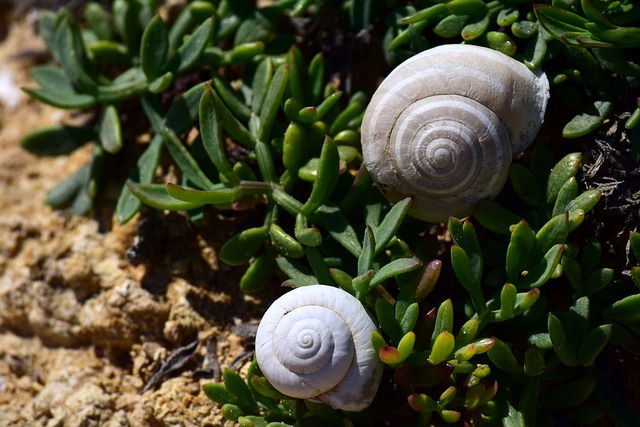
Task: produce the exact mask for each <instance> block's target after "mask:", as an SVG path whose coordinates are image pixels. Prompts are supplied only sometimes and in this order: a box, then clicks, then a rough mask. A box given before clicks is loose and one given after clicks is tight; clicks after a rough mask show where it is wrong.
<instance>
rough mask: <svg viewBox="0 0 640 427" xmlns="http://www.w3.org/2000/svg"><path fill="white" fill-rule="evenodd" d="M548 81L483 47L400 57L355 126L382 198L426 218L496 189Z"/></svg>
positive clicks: (531, 134)
mask: <svg viewBox="0 0 640 427" xmlns="http://www.w3.org/2000/svg"><path fill="white" fill-rule="evenodd" d="M548 98H549V82H548V80H547V78H546V76H545V75H544V74H539V75H536V74H534V73H533V72H531V71H530V70H529V69H528V68H527V67H526V66H525V65H524V64H522V63H521V62H518V61H516V60H514V59H512V58H510V57H508V56H506V55H504V54H502V53H500V52H497V51H494V50H492V49H488V48H484V47H479V46H472V45H443V46H438V47H435V48H432V49H429V50H427V51H424V52H422V53H420V54H418V55H415V56H413V57H412V58H410V59H408V60H407V61H405V62H403V63H402V64H400V65H399V66H398V67H397V68H396V69H395V70H393V71H392V72H391V73H390V74H389V76H388V77H387V78H386V79H385V80H384V81H383V82H382V84H381V85H380V87H379V88H378V89H377V91H376V93H375V94H374V96H373V98H372V99H371V102H370V103H369V106H368V107H367V111H366V113H365V116H364V120H363V123H362V151H363V157H364V163H365V165H366V167H367V169H368V170H369V172H370V173H371V176H372V177H373V179H374V181H376V182H377V183H378V186H379V187H380V189H381V190H382V192H383V193H384V194H385V196H387V198H389V199H390V200H391V201H397V200H400V199H403V198H405V197H407V196H412V197H413V199H414V200H413V204H412V207H411V210H410V212H409V213H410V214H411V215H413V216H415V217H418V218H421V219H423V220H426V221H431V222H441V221H446V220H447V218H448V217H449V216H452V215H453V216H464V215H468V214H469V213H470V211H471V208H472V207H473V206H474V205H475V204H476V203H477V202H479V201H481V200H484V199H491V198H494V197H495V196H496V195H497V194H498V193H499V192H500V190H501V189H502V187H503V186H504V184H505V182H506V180H507V177H508V172H509V165H510V163H511V160H512V158H513V157H515V156H516V155H518V154H519V153H521V152H522V151H523V150H525V149H526V148H527V146H528V145H529V144H530V143H531V142H532V141H533V139H534V138H535V136H536V134H537V133H538V130H539V129H540V126H541V125H542V121H543V118H544V113H545V109H546V105H547V101H548Z"/></svg>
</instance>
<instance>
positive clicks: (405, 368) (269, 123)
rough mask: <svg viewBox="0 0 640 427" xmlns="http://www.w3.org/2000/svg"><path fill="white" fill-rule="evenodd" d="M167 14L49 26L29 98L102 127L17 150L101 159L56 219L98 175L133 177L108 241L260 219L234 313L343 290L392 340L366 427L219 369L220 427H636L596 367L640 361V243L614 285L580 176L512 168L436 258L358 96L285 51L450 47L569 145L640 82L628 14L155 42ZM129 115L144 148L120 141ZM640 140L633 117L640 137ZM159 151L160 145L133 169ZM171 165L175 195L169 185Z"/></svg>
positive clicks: (388, 5) (104, 16)
mask: <svg viewBox="0 0 640 427" xmlns="http://www.w3.org/2000/svg"><path fill="white" fill-rule="evenodd" d="M157 3H158V2H156V1H149V0H147V1H144V0H138V1H133V0H116V1H114V2H113V5H112V8H111V10H110V11H107V10H105V9H103V8H102V7H101V6H99V5H98V4H97V3H89V4H88V5H87V7H86V9H85V15H84V21H83V22H80V23H78V22H76V21H75V19H74V18H73V17H72V15H71V14H70V13H68V12H66V11H61V12H59V13H57V14H54V13H44V14H43V15H42V19H41V21H40V23H39V30H40V33H41V34H42V36H43V37H44V39H45V41H46V43H47V45H48V47H49V50H50V52H51V55H52V58H53V60H54V62H55V65H52V64H49V65H42V66H37V67H34V68H33V70H32V74H33V77H34V80H35V81H36V82H37V83H38V85H39V87H37V88H27V89H25V91H26V92H27V93H29V94H30V95H31V96H33V97H34V98H36V99H38V100H40V101H42V102H45V103H48V104H51V105H54V106H57V107H59V108H67V109H82V110H90V111H91V112H92V119H91V120H89V121H88V122H87V124H86V125H84V126H69V125H58V126H54V127H50V128H47V129H40V130H36V131H34V132H32V133H31V134H29V135H27V136H26V137H25V138H24V139H23V142H22V145H23V146H24V148H25V149H27V150H29V151H30V152H32V153H34V154H36V155H41V156H56V155H65V154H68V153H71V152H72V151H73V150H75V149H77V148H79V147H82V146H84V145H85V144H89V143H92V142H93V156H92V160H91V161H90V162H89V163H88V164H87V165H85V166H83V167H82V168H80V169H79V170H78V171H76V172H74V173H73V174H71V175H70V176H69V177H67V178H66V179H64V180H63V181H61V182H60V183H58V184H57V185H56V186H55V187H54V188H53V189H52V190H50V192H49V193H48V195H47V203H49V204H50V205H52V206H54V207H63V206H69V205H70V206H71V209H72V211H73V213H75V214H86V213H89V212H91V210H92V209H93V208H94V204H93V203H94V200H95V199H96V196H97V194H98V192H99V190H100V188H101V187H102V185H103V182H104V179H105V178H108V177H107V176H106V173H105V171H108V172H110V169H109V168H108V167H105V164H106V162H109V161H110V159H111V160H113V158H114V157H115V158H117V159H122V158H127V156H129V157H130V156H131V155H135V156H137V157H136V158H134V159H133V160H132V161H131V164H132V165H133V163H134V162H135V165H134V166H133V168H132V170H131V172H130V173H129V175H128V180H127V182H126V184H125V185H124V186H123V188H122V192H121V194H120V197H119V200H118V203H117V206H116V212H115V213H116V216H117V219H118V221H119V222H121V223H124V222H127V221H129V220H130V219H131V218H133V217H134V216H135V215H136V213H137V212H138V211H139V210H140V208H141V206H142V204H143V203H144V204H146V205H149V206H151V207H153V208H156V209H162V210H173V211H186V212H187V214H188V215H189V217H190V218H191V219H192V220H193V221H194V222H197V221H198V220H199V219H200V220H201V219H202V217H201V216H200V214H201V213H202V211H203V208H205V207H206V208H212V209H216V210H218V211H232V212H233V211H253V212H254V213H256V215H255V217H256V218H257V220H256V221H254V222H251V223H250V224H249V225H247V226H246V227H245V228H244V229H237V230H234V231H235V232H236V234H235V235H234V236H233V237H231V238H230V239H229V240H228V241H227V242H225V243H224V245H223V246H222V248H221V249H220V252H219V258H220V260H222V261H223V262H225V263H227V264H229V265H233V266H243V267H247V268H246V271H245V272H244V274H243V275H242V277H241V279H240V283H239V285H240V288H241V290H243V291H244V292H255V291H258V290H260V289H261V288H262V287H264V286H265V285H266V284H267V283H269V282H270V280H271V279H272V277H273V276H274V275H277V276H278V277H279V278H281V279H283V280H284V284H285V285H286V286H305V285H310V284H315V283H322V284H326V285H335V286H339V287H340V288H342V289H344V290H346V291H347V292H349V293H351V294H352V295H354V296H356V297H357V298H358V300H359V301H360V302H361V303H362V304H363V305H365V306H366V307H367V308H368V309H369V311H370V312H371V313H372V316H374V317H375V319H376V322H377V324H378V326H379V331H378V332H376V333H374V334H373V336H372V346H373V348H374V349H375V350H376V352H377V353H378V355H379V357H380V359H381V361H382V362H383V363H384V364H385V369H386V372H385V380H384V381H383V385H382V387H381V389H380V391H379V397H378V398H377V399H376V402H375V404H374V405H372V407H370V408H368V409H366V410H365V411H363V412H361V413H358V414H354V413H343V412H341V411H337V410H334V409H331V408H329V407H327V406H326V405H322V404H318V403H314V402H311V401H303V400H300V399H292V398H290V397H288V396H284V395H282V394H281V393H280V392H278V391H277V390H275V389H274V388H273V387H272V386H271V385H270V384H269V383H268V381H267V380H266V379H265V378H264V377H263V376H262V375H261V373H260V371H259V368H258V367H257V365H256V363H255V362H254V363H253V364H252V365H251V366H250V368H249V373H248V376H247V382H245V381H244V380H243V379H242V378H241V377H240V375H238V374H237V373H235V372H233V371H230V370H227V371H225V373H224V376H223V384H209V385H206V386H205V387H204V392H205V393H206V394H207V396H209V397H210V398H211V400H213V401H214V402H216V403H217V404H218V405H219V406H220V410H221V412H222V415H223V416H224V417H225V418H226V419H228V420H231V421H234V422H237V423H238V424H239V425H241V426H250V425H255V426H267V425H268V426H285V425H298V426H315V425H347V426H348V425H372V424H373V423H374V421H375V422H379V423H381V424H382V423H390V424H402V425H431V424H441V423H449V424H455V423H458V424H461V423H467V424H469V425H471V424H473V425H475V424H483V425H496V424H500V423H502V424H504V425H532V424H533V423H534V422H537V423H538V424H545V425H546V424H550V423H551V420H554V419H556V418H558V419H561V420H562V421H563V422H564V420H565V418H567V419H569V420H570V421H567V422H575V423H586V421H585V420H586V419H587V418H588V419H589V421H590V422H595V421H601V420H603V419H605V418H606V419H607V421H608V420H609V419H612V420H616V421H617V422H620V420H621V419H622V421H621V422H622V423H627V424H629V425H637V424H639V422H638V420H636V419H635V417H634V416H633V415H629V414H628V413H627V412H628V411H627V412H625V411H621V410H620V408H619V406H620V403H619V402H620V401H622V400H621V399H622V398H621V397H620V396H619V395H620V393H621V392H620V391H619V390H616V389H615V387H613V386H611V385H610V384H608V383H607V381H606V380H605V379H603V373H602V368H601V366H598V363H597V360H598V358H599V357H601V355H602V353H603V352H605V353H606V350H607V348H608V347H610V346H614V345H615V346H620V347H622V348H623V349H624V350H625V351H629V352H632V353H634V354H637V353H638V352H640V350H639V349H640V341H638V333H639V332H640V296H639V294H638V287H640V266H638V265H637V264H638V262H639V261H640V233H638V232H637V231H635V230H634V231H632V232H631V234H630V237H629V251H628V258H629V262H628V265H629V267H630V269H629V271H628V272H625V273H624V274H627V273H628V274H627V276H625V275H624V274H623V273H622V272H621V271H617V270H616V271H614V270H613V269H612V268H610V266H608V265H607V264H606V261H607V259H608V258H607V257H606V256H604V255H603V252H605V251H604V250H603V245H604V243H601V242H600V241H599V240H598V239H597V238H596V236H595V235H594V234H593V230H590V229H585V227H584V226H582V227H581V225H582V224H583V223H584V222H585V219H586V218H587V217H588V216H589V215H594V214H593V213H592V211H593V209H594V208H595V207H596V205H597V203H598V201H599V199H600V198H601V196H602V193H601V192H600V191H599V190H594V189H585V185H584V182H583V181H584V180H583V178H582V176H581V168H582V154H581V153H570V154H568V155H566V156H564V157H563V158H561V159H560V160H558V159H557V158H556V157H555V155H554V154H553V153H552V152H551V151H550V150H549V149H548V148H545V146H544V145H543V144H542V143H541V144H538V146H537V148H535V149H534V150H532V152H531V153H530V155H529V153H527V155H526V156H524V157H523V159H522V162H520V163H514V164H513V165H512V167H511V170H510V179H509V185H508V186H507V188H506V190H505V194H506V195H507V198H501V197H499V198H498V199H497V201H485V202H482V203H480V204H479V205H478V206H477V207H476V208H475V210H474V212H473V214H472V216H471V217H470V218H467V219H457V218H451V219H450V220H449V221H448V224H447V230H448V236H449V237H450V243H449V241H447V240H446V239H443V240H444V241H441V242H439V243H436V242H435V240H434V238H433V237H434V234H433V233H438V234H439V235H440V237H443V235H444V234H445V233H444V232H443V228H439V229H438V228H429V226H428V225H425V224H422V223H418V222H417V221H415V220H413V219H411V218H406V217H405V215H406V213H407V211H408V209H409V206H410V204H411V200H410V199H404V200H402V201H399V202H398V203H396V204H395V205H393V206H390V205H389V203H388V202H387V201H385V200H384V199H383V198H382V197H381V195H380V194H379V192H378V191H377V189H376V188H375V187H374V186H373V185H372V180H371V178H370V176H369V175H368V172H367V171H366V169H365V168H364V167H363V166H362V157H361V151H360V146H359V140H360V135H359V126H360V123H361V120H362V117H363V114H364V110H365V108H366V105H367V101H368V96H367V94H365V93H364V92H355V93H342V92H341V91H339V90H338V88H337V85H336V84H335V82H333V81H331V82H329V83H327V82H328V80H329V78H328V77H329V76H326V75H325V74H326V71H327V69H328V67H327V64H325V55H324V54H323V53H317V52H315V51H314V52H308V51H307V50H308V49H307V50H305V51H304V52H303V51H302V50H301V48H300V47H298V46H296V45H295V44H294V40H295V38H294V35H293V33H292V28H293V27H294V26H293V25H291V24H292V22H293V21H291V20H292V19H297V18H300V17H302V18H303V19H307V18H310V19H315V18H318V19H319V17H322V18H324V17H326V16H327V15H328V14H331V15H332V16H335V22H336V25H342V27H341V28H340V29H341V30H344V33H345V34H355V33H358V34H376V33H375V31H378V30H382V31H383V32H384V40H383V43H382V44H383V49H384V53H385V55H386V59H387V61H388V63H389V64H390V65H393V64H395V63H397V62H399V61H400V60H402V59H405V58H407V57H409V56H411V55H413V54H415V53H416V52H419V51H421V50H424V49H427V48H429V47H430V46H431V45H432V44H434V43H437V42H441V41H442V38H444V39H447V40H450V41H454V42H458V41H462V40H464V41H465V42H468V43H477V44H481V45H485V46H489V47H491V48H494V49H497V50H500V51H502V52H503V53H506V54H508V55H511V56H515V57H517V58H519V59H521V60H522V61H524V63H525V64H527V66H529V67H530V68H531V69H534V70H542V71H544V72H546V73H547V75H548V76H549V78H550V81H552V83H553V88H552V99H551V101H552V102H555V100H559V101H562V102H567V103H568V104H569V106H570V107H571V108H574V109H576V111H575V113H574V115H575V117H574V118H573V119H570V121H569V123H568V124H567V125H566V126H565V128H564V131H563V135H564V136H565V137H577V136H581V135H585V134H588V133H589V132H591V131H593V130H595V129H596V128H598V126H599V125H600V124H601V123H602V122H603V121H604V120H605V119H606V118H607V117H609V115H610V113H611V111H612V109H613V103H614V101H616V100H618V98H619V97H620V95H621V94H624V93H625V92H628V91H629V88H630V87H633V85H635V84H637V81H636V79H637V75H638V71H637V65H636V64H634V63H632V62H630V60H629V59H627V57H630V55H629V54H630V49H632V48H635V47H637V46H638V44H640V42H639V41H638V29H637V28H636V27H634V26H633V25H636V24H637V22H638V21H639V20H640V14H639V13H638V12H639V10H638V8H637V7H636V6H635V5H634V4H632V3H631V2H628V1H620V2H595V1H590V0H583V1H577V0H561V1H553V2H552V4H551V5H536V6H534V5H533V4H531V2H525V1H506V0H504V1H503V0H494V1H482V0H452V1H448V2H429V1H416V2H411V5H406V4H405V3H404V2H399V1H386V2H368V1H359V0H353V1H345V2H326V1H318V0H280V1H275V2H273V4H271V5H270V6H268V7H262V6H261V7H258V5H257V4H256V3H257V2H254V1H230V0H221V1H212V2H205V1H192V2H189V3H187V4H186V5H185V6H184V8H183V9H182V10H181V11H180V13H179V14H178V16H177V17H176V18H175V19H174V20H172V21H168V22H165V21H163V19H162V18H160V16H159V14H158V13H157V8H158V6H159V5H158V4H157ZM282 21H285V23H284V24H283V22H282ZM370 32H371V33H370ZM373 38H374V39H375V37H373ZM368 48H369V49H373V48H374V47H372V46H368ZM327 62H328V61H327ZM140 107H141V108H140ZM132 114H134V116H133V117H134V120H139V121H141V122H143V123H146V122H148V123H149V125H150V129H148V128H145V129H142V130H140V129H132V128H135V127H132V126H127V124H128V123H130V121H131V115H132ZM135 114H138V115H135ZM125 117H128V120H129V122H127V121H126V120H125ZM639 118H640V109H639V110H636V111H635V113H633V114H632V116H631V118H630V119H629V121H628V122H627V127H628V128H632V127H633V126H635V124H637V122H638V121H640V120H639ZM143 127H144V126H143ZM147 133H151V137H150V142H149V143H148V144H146V145H144V146H142V147H141V146H140V145H138V146H136V147H130V146H128V144H129V141H131V140H135V139H137V138H138V137H139V136H141V135H142V134H147ZM550 138H551V139H552V140H553V141H556V138H557V139H559V136H557V135H551V137H550ZM558 145H560V144H558ZM564 150H565V151H564V152H565V153H566V152H567V151H568V150H569V149H568V148H565V149H564ZM163 158H164V159H165V160H163ZM128 160H131V159H130V158H128ZM167 162H170V163H171V164H172V165H173V166H175V167H176V171H175V173H174V174H172V175H171V176H175V177H177V179H176V182H171V183H168V184H165V183H159V182H158V181H157V180H156V177H158V176H161V175H163V174H165V175H166V170H164V168H166V163H167ZM509 197H510V198H509ZM505 200H507V201H506V202H505ZM607 244H608V243H607ZM605 253H606V252H605ZM616 255H617V256H623V255H622V254H616ZM628 276H630V277H631V279H629V277H628ZM407 408H412V410H408V409H407ZM580 417H582V418H580ZM589 417H590V418H589Z"/></svg>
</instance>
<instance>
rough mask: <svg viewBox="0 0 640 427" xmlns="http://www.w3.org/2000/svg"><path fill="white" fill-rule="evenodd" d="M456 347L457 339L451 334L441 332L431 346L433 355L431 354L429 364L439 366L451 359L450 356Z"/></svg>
mask: <svg viewBox="0 0 640 427" xmlns="http://www.w3.org/2000/svg"><path fill="white" fill-rule="evenodd" d="M455 345H456V339H455V338H454V336H453V334H451V332H447V331H443V332H440V333H439V334H438V335H437V336H436V339H435V340H434V341H433V345H432V346H431V353H430V354H429V363H431V364H432V365H438V364H440V363H442V362H445V361H446V360H447V359H449V356H450V355H451V353H452V352H453V349H454V347H455Z"/></svg>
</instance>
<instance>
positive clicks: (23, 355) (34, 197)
mask: <svg viewBox="0 0 640 427" xmlns="http://www.w3.org/2000/svg"><path fill="white" fill-rule="evenodd" d="M7 22H11V21H10V20H7ZM34 22H35V18H34V16H33V14H27V16H24V17H22V18H20V19H16V20H13V22H12V24H10V25H9V26H8V27H7V31H6V37H5V38H4V39H0V426H114V427H115V426H163V425H169V426H214V425H220V424H221V422H222V421H221V417H220V415H219V414H218V411H217V408H216V406H215V405H214V404H212V403H211V402H210V401H209V400H208V399H207V398H206V396H204V394H203V393H202V391H201V386H202V384H204V383H207V382H210V381H212V379H214V378H216V377H217V376H218V375H219V372H220V370H221V369H225V368H227V367H229V366H231V365H232V364H233V366H234V367H235V368H238V369H241V368H242V366H243V364H245V365H246V361H244V362H243V361H242V360H240V361H239V362H238V360H237V359H238V358H239V357H241V356H242V355H243V354H244V353H246V351H247V349H249V350H250V346H251V343H252V341H253V340H252V327H251V325H252V323H254V322H255V321H256V320H257V319H258V318H259V315H260V313H262V312H263V311H264V306H263V305H262V302H261V301H259V300H257V299H254V298H252V297H250V296H246V295H242V294H240V293H239V292H238V291H237V279H238V277H239V272H237V271H235V270H233V271H232V270H230V269H229V268H227V267H225V266H224V265H219V264H218V262H217V259H216V251H217V249H218V248H219V246H220V243H221V242H224V240H225V239H226V238H227V237H228V236H227V235H226V232H224V231H223V230H228V229H229V226H228V224H227V222H228V221H233V220H234V219H231V220H230V219H225V218H217V217H212V218H208V219H207V221H206V222H205V223H206V224H205V226H204V227H203V228H196V227H194V226H193V225H190V224H189V222H188V221H187V220H186V219H185V218H183V217H182V216H180V215H177V214H173V215H169V216H164V215H163V214H161V213H155V214H153V213H148V214H147V215H145V216H144V219H143V220H140V219H136V220H134V221H132V222H131V223H129V224H127V225H125V226H122V227H120V226H118V225H117V224H116V222H115V220H113V218H112V214H113V211H112V209H113V205H114V204H113V203H111V202H112V201H109V202H108V203H106V205H107V206H111V207H110V208H109V209H111V210H110V211H109V210H107V211H106V212H98V213H97V215H96V216H95V217H93V218H77V217H71V216H70V215H69V214H68V212H66V211H54V210H52V209H50V208H49V207H47V206H46V205H45V204H44V203H43V200H44V197H45V194H46V191H47V190H48V189H50V188H51V186H52V185H53V184H54V183H55V182H57V181H58V180H59V179H61V178H63V177H65V176H67V175H68V174H69V173H70V172H72V171H74V170H76V169H77V168H78V167H79V166H80V165H81V164H83V163H84V162H85V161H86V160H87V159H88V157H89V155H90V151H89V150H90V147H85V149H80V150H78V151H77V152H75V153H73V154H72V155H70V156H65V157H56V158H36V157H34V156H32V155H30V154H29V153H27V152H25V151H24V150H22V149H21V147H20V145H19V142H20V139H21V136H22V135H24V134H25V132H28V131H30V130H33V129H37V128H39V127H42V126H45V125H50V124H54V123H60V122H63V121H67V120H71V119H76V118H73V117H70V116H69V114H68V113H65V112H61V111H60V110H56V109H52V108H48V107H46V106H43V105H42V104H39V103H37V102H35V101H33V100H31V99H30V98H29V97H28V96H26V95H25V94H23V93H21V92H20V91H19V90H18V89H17V88H18V87H20V86H25V85H30V84H31V85H33V83H31V82H30V78H29V74H28V69H29V67H30V66H31V65H32V64H33V63H34V62H37V61H39V60H41V58H42V57H43V56H46V55H45V53H46V51H45V49H44V45H43V43H42V41H41V40H40V39H39V38H38V37H37V34H36V32H35V27H34ZM0 26H3V25H0ZM0 37H2V35H0ZM114 194H116V195H117V193H114ZM113 197H114V198H115V196H113ZM160 216H164V217H163V218H160ZM160 219H162V221H160ZM194 249H197V250H194ZM193 254H199V256H197V257H195V258H194V257H193ZM274 292H277V289H276V290H275V291H274ZM260 297H261V298H264V299H265V300H270V299H271V298H273V295H265V294H264V293H261V294H260ZM267 302H268V301H267ZM245 360H246V359H245ZM234 362H235V363H234Z"/></svg>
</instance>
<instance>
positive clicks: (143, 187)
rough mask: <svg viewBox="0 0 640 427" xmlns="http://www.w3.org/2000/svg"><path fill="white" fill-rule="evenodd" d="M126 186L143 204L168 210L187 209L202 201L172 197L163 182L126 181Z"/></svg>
mask: <svg viewBox="0 0 640 427" xmlns="http://www.w3.org/2000/svg"><path fill="white" fill-rule="evenodd" d="M127 188H128V189H129V191H131V193H132V194H133V195H135V196H136V197H137V198H138V199H139V200H141V201H142V202H143V203H144V204H145V205H148V206H151V207H152V208H156V209H161V210H169V211H188V210H191V209H195V208H199V207H200V206H203V205H204V203H195V202H188V201H184V200H180V199H176V198H175V197H172V196H171V195H170V194H169V193H168V192H167V187H166V186H165V185H164V184H145V183H135V182H133V181H127Z"/></svg>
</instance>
